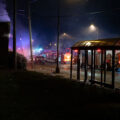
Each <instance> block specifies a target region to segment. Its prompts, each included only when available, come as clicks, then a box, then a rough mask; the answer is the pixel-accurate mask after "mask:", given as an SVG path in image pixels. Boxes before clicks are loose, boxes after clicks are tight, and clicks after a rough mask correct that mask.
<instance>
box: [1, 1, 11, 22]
mask: <svg viewBox="0 0 120 120" xmlns="http://www.w3.org/2000/svg"><path fill="white" fill-rule="evenodd" d="M8 21H10V17H9V16H8V12H7V10H6V4H5V0H0V22H8Z"/></svg>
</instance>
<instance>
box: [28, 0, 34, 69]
mask: <svg viewBox="0 0 120 120" xmlns="http://www.w3.org/2000/svg"><path fill="white" fill-rule="evenodd" d="M28 23H29V36H30V57H31V64H32V68H33V50H32V26H31V11H30V2H28Z"/></svg>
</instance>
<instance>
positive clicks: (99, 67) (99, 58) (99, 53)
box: [94, 49, 101, 82]
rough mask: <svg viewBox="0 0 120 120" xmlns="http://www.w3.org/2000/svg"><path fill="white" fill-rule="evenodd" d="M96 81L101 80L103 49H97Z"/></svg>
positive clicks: (95, 61)
mask: <svg viewBox="0 0 120 120" xmlns="http://www.w3.org/2000/svg"><path fill="white" fill-rule="evenodd" d="M94 57H95V58H94V63H95V81H97V82H101V50H100V49H98V50H95V56H94Z"/></svg>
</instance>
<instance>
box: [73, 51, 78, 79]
mask: <svg viewBox="0 0 120 120" xmlns="http://www.w3.org/2000/svg"><path fill="white" fill-rule="evenodd" d="M77 57H78V50H73V59H72V79H74V80H77Z"/></svg>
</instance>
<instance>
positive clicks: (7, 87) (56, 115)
mask: <svg viewBox="0 0 120 120" xmlns="http://www.w3.org/2000/svg"><path fill="white" fill-rule="evenodd" d="M0 113H1V115H0V118H1V117H2V118H1V120H71V119H72V120H84V119H92V120H93V119H95V120H120V96H119V94H115V93H114V91H111V90H107V89H104V88H98V87H95V86H88V85H86V86H84V85H83V84H81V83H78V82H73V81H70V80H66V79H63V78H60V77H51V76H45V75H43V74H39V73H34V72H17V73H13V72H0Z"/></svg>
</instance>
